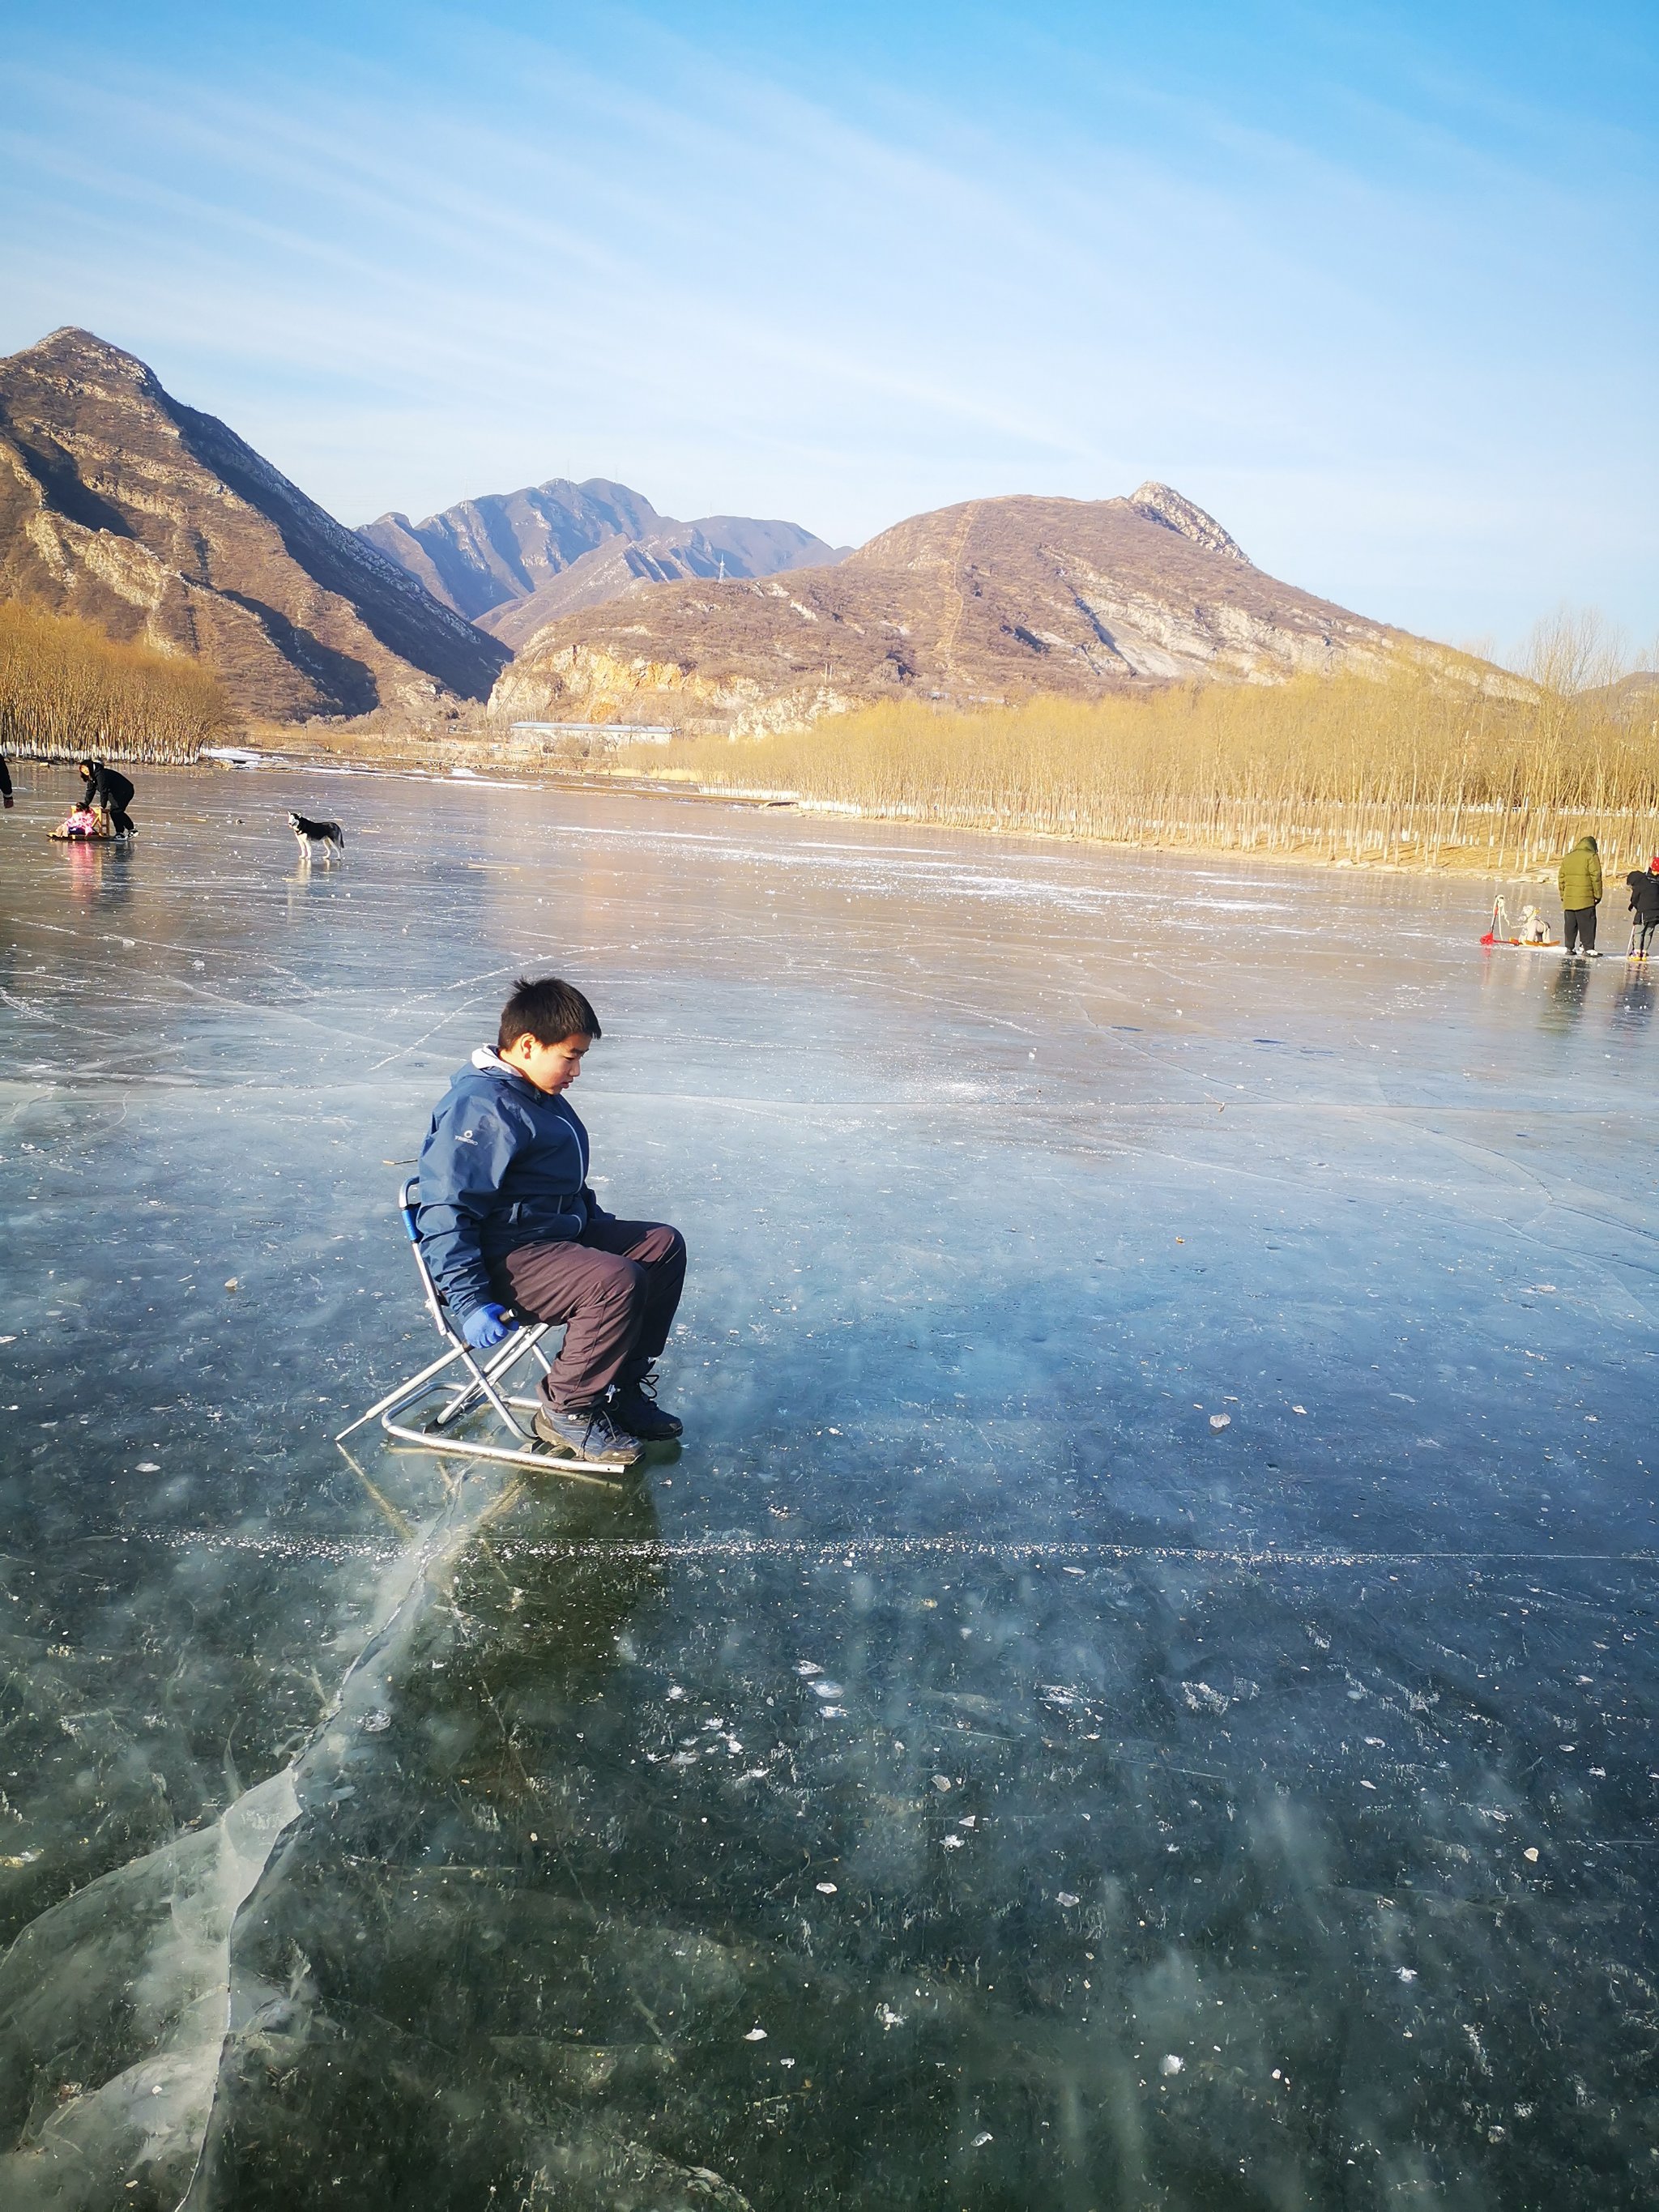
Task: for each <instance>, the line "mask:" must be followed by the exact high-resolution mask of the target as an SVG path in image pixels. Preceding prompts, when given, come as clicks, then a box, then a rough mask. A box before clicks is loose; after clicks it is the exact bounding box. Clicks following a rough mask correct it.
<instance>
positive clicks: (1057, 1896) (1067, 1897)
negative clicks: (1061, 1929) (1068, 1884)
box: [1054, 1889, 1083, 1905]
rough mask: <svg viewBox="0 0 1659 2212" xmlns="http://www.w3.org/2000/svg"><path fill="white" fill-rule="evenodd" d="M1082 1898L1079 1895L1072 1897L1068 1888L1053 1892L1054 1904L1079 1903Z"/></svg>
mask: <svg viewBox="0 0 1659 2212" xmlns="http://www.w3.org/2000/svg"><path fill="white" fill-rule="evenodd" d="M1082 1902H1083V1899H1081V1898H1080V1897H1073V1894H1072V1893H1071V1891H1070V1890H1069V1889H1061V1890H1057V1891H1056V1892H1055V1893H1054V1903H1055V1904H1056V1905H1081V1904H1082Z"/></svg>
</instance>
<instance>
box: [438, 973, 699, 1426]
mask: <svg viewBox="0 0 1659 2212" xmlns="http://www.w3.org/2000/svg"><path fill="white" fill-rule="evenodd" d="M600 1034H601V1031H600V1029H599V1016H598V1015H597V1014H596V1013H595V1012H594V1011H593V1009H592V1006H590V1005H589V1003H588V1001H587V1000H586V998H584V997H583V995H582V994H581V993H580V991H579V990H577V989H576V988H575V987H574V985H572V984H569V983H562V982H561V981H559V980H558V978H557V977H556V976H554V975H547V976H543V977H541V978H540V979H539V980H538V981H533V982H532V981H520V982H518V983H516V984H515V985H514V986H513V995H512V997H511V998H510V999H509V1000H507V1004H506V1006H503V1007H502V1009H501V1027H500V1030H499V1031H498V1033H497V1037H496V1042H495V1047H494V1048H493V1049H492V1048H489V1047H488V1046H485V1047H481V1048H480V1049H479V1050H478V1051H477V1052H475V1053H474V1054H473V1055H472V1058H471V1062H470V1064H469V1065H468V1066H465V1067H464V1068H462V1069H460V1070H459V1073H457V1074H456V1076H455V1078H454V1080H453V1082H452V1083H451V1085H450V1086H449V1089H448V1091H447V1092H446V1094H445V1095H444V1097H442V1099H441V1100H440V1102H439V1104H438V1109H437V1111H436V1112H435V1114H434V1115H433V1117H432V1127H431V1128H430V1130H429V1131H428V1134H427V1139H426V1143H425V1145H424V1146H422V1152H421V1168H420V1202H419V1205H418V1207H417V1209H416V1215H415V1226H416V1235H417V1237H418V1238H419V1241H420V1245H421V1250H422V1256H423V1257H424V1259H425V1260H426V1262H427V1264H428V1267H429V1268H430V1271H431V1273H432V1277H433V1279H434V1281H435V1284H436V1285H437V1288H438V1291H439V1293H440V1295H441V1297H442V1299H443V1303H444V1305H445V1307H446V1308H447V1310H448V1312H449V1313H450V1314H451V1315H452V1316H453V1319H454V1321H455V1322H456V1324H457V1325H458V1326H459V1329H460V1332H461V1334H462V1335H463V1336H464V1337H465V1340H466V1342H467V1343H468V1344H469V1345H470V1346H471V1347H472V1349H473V1350H474V1351H475V1352H485V1353H487V1352H490V1351H492V1350H493V1349H494V1348H495V1346H499V1345H501V1344H502V1343H504V1342H505V1341H506V1340H507V1338H508V1337H509V1336H511V1335H512V1334H513V1329H514V1328H515V1327H516V1326H517V1324H516V1323H515V1322H514V1319H513V1315H514V1313H515V1312H516V1313H518V1314H519V1315H526V1314H527V1315H530V1316H532V1317H533V1318H534V1319H535V1320H536V1321H538V1322H563V1323H564V1325H565V1337H564V1343H563V1346H562V1348H561V1350H560V1352H559V1355H558V1358H556V1360H555V1361H554V1362H553V1364H552V1366H551V1368H550V1370H548V1372H547V1373H546V1375H545V1376H544V1377H543V1379H542V1383H541V1385H540V1389H539V1400H540V1402H539V1404H538V1407H537V1409H536V1415H535V1432H536V1435H537V1436H538V1437H539V1438H540V1440H541V1442H542V1443H544V1444H548V1445H550V1446H551V1448H552V1449H553V1450H554V1452H556V1453H557V1454H559V1455H562V1456H564V1457H567V1458H570V1459H574V1460H577V1461H580V1462H583V1463H584V1464H586V1465H589V1466H592V1465H598V1466H600V1467H617V1468H623V1467H630V1466H632V1465H633V1463H634V1462H635V1460H637V1459H638V1458H639V1457H640V1455H641V1447H642V1445H644V1444H646V1443H653V1442H658V1441H665V1440H666V1439H667V1438H669V1437H677V1436H678V1435H679V1433H680V1430H681V1426H682V1425H681V1423H680V1422H679V1421H678V1420H677V1419H675V1417H674V1416H673V1414H671V1413H665V1412H664V1411H663V1409H662V1407H660V1406H659V1405H658V1404H657V1402H656V1398H655V1395H654V1389H653V1382H652V1369H653V1364H654V1362H655V1361H656V1359H657V1357H658V1355H659V1353H660V1352H661V1351H662V1349H663V1347H664V1346H665V1344H666V1343H667V1341H668V1332H669V1329H670V1328H671V1325H672V1323H673V1319H674V1315H675V1312H676V1310H678V1305H679V1302H680V1291H681V1289H682V1287H683V1286H684V1281H685V1240H684V1237H682V1236H681V1235H680V1233H679V1231H678V1229H671V1228H669V1227H668V1226H667V1225H666V1224H665V1223H663V1222H654V1221H619V1220H617V1218H616V1216H615V1215H614V1214H610V1213H606V1212H605V1211H604V1209H603V1208H602V1207H601V1206H600V1205H599V1201H598V1200H597V1199H595V1197H594V1195H593V1194H592V1191H591V1190H590V1189H589V1188H588V1186H587V1167H588V1146H587V1132H586V1129H585V1128H584V1127H582V1124H581V1122H580V1120H579V1119H578V1118H577V1116H576V1114H575V1112H574V1109H572V1108H571V1107H570V1106H569V1105H568V1103H567V1102H566V1100H565V1097H564V1093H565V1092H566V1091H568V1089H569V1088H570V1085H572V1084H573V1083H574V1081H575V1080H576V1079H577V1077H578V1076H579V1075H580V1073H581V1066H582V1060H583V1059H584V1057H585V1056H586V1053H587V1050H588V1048H589V1047H590V1046H591V1045H592V1043H593V1042H594V1041H595V1040H596V1039H597V1038H598V1037H599V1036H600Z"/></svg>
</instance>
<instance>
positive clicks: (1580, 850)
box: [1556, 837, 1601, 960]
mask: <svg viewBox="0 0 1659 2212" xmlns="http://www.w3.org/2000/svg"><path fill="white" fill-rule="evenodd" d="M1556 881H1557V883H1558V884H1559V885H1560V887H1561V943H1562V945H1563V947H1564V949H1565V953H1566V957H1567V958H1568V959H1569V960H1571V958H1572V957H1573V956H1574V954H1575V953H1576V952H1577V950H1578V943H1579V939H1581V938H1582V939H1583V945H1584V954H1583V957H1584V958H1585V959H1586V960H1599V959H1600V958H1601V954H1600V953H1599V952H1598V951H1596V949H1595V909H1596V908H1597V907H1598V906H1599V905H1600V904H1601V854H1600V853H1599V852H1598V851H1597V849H1596V844H1595V838H1594V837H1581V838H1580V839H1579V840H1578V842H1577V844H1576V845H1575V846H1574V847H1573V848H1572V850H1571V852H1570V853H1569V854H1567V856H1566V858H1565V860H1563V861H1562V863H1561V866H1560V868H1559V871H1558V872H1557V874H1556Z"/></svg>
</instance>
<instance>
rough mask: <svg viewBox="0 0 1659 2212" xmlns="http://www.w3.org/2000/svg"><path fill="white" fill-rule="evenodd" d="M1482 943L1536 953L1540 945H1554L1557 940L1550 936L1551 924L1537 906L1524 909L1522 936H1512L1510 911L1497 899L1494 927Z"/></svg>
mask: <svg viewBox="0 0 1659 2212" xmlns="http://www.w3.org/2000/svg"><path fill="white" fill-rule="evenodd" d="M1480 942H1481V943H1482V944H1483V945H1521V946H1522V948H1523V949H1525V950H1527V951H1536V950H1537V949H1538V948H1539V947H1540V946H1541V945H1553V944H1554V943H1555V939H1553V937H1552V936H1551V935H1550V932H1549V924H1548V923H1547V921H1545V919H1544V917H1543V915H1541V914H1540V913H1539V911H1538V909H1537V908H1536V907H1535V906H1523V907H1522V909H1521V934H1520V935H1519V936H1518V937H1515V936H1512V935H1511V934H1510V910H1509V908H1508V907H1506V906H1505V905H1504V902H1503V900H1502V899H1501V898H1495V899H1494V900H1493V901H1492V927H1490V928H1489V929H1488V930H1487V932H1486V935H1485V936H1484V937H1483V938H1482V939H1481V940H1480Z"/></svg>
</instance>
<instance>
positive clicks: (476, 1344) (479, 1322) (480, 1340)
mask: <svg viewBox="0 0 1659 2212" xmlns="http://www.w3.org/2000/svg"><path fill="white" fill-rule="evenodd" d="M461 1334H462V1335H463V1336H464V1337H465V1339H466V1340H467V1342H468V1343H469V1344H470V1345H471V1346H472V1349H473V1350H474V1351H475V1352H493V1351H494V1350H495V1346H497V1345H498V1344H505V1343H506V1342H507V1338H508V1337H509V1336H511V1335H512V1334H513V1322H511V1320H510V1319H509V1318H508V1316H507V1308H506V1307H505V1306H475V1307H474V1308H473V1310H472V1311H471V1313H470V1314H468V1316H467V1317H466V1319H465V1321H464V1322H462V1323H461Z"/></svg>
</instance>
